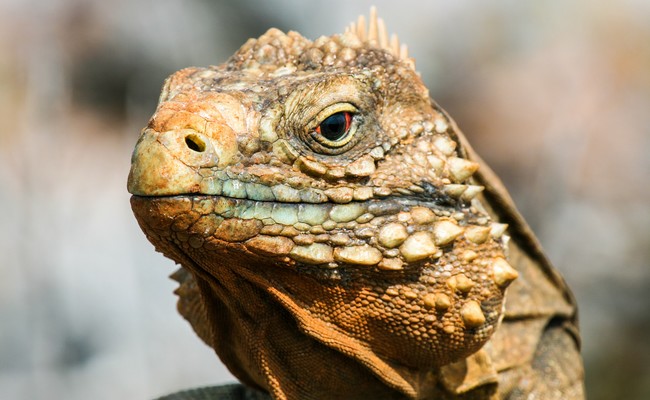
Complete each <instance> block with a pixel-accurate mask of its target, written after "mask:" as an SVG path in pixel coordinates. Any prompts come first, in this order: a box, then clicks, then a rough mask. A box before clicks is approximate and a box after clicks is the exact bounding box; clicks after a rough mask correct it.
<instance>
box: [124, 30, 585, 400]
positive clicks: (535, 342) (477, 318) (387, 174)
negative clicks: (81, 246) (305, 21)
mask: <svg viewBox="0 0 650 400" xmlns="http://www.w3.org/2000/svg"><path fill="white" fill-rule="evenodd" d="M364 32H365V29H364V28H363V27H359V28H355V29H353V30H348V31H347V32H346V33H345V34H343V35H336V36H332V37H322V38H319V39H317V40H316V41H314V42H311V41H309V40H307V39H305V38H303V37H302V36H300V35H299V34H297V33H294V32H290V33H288V34H284V33H282V32H280V31H278V30H275V29H272V30H270V31H268V32H267V33H266V34H264V35H263V36H261V37H260V38H258V39H251V40H249V41H248V42H247V43H246V44H245V45H244V46H243V47H242V48H241V49H240V50H239V51H238V52H237V53H236V54H235V55H233V57H231V59H230V60H228V62H226V63H225V64H222V65H220V66H216V67H209V68H188V69H184V70H182V71H179V72H177V73H175V74H174V75H172V76H171V77H170V78H169V79H168V80H167V82H166V83H165V86H164V88H163V91H162V94H161V97H160V103H159V106H158V109H157V111H156V113H155V114H154V116H153V117H152V119H151V120H150V122H149V125H148V126H147V128H145V129H144V131H143V133H142V135H141V137H140V140H139V141H138V144H137V146H136V148H135V151H134V154H133V160H132V162H133V164H132V169H131V173H130V176H129V184H128V186H129V191H130V192H131V193H132V194H133V195H134V196H133V197H132V200H131V204H132V208H133V211H134V213H135V215H136V217H137V219H138V222H139V223H140V226H141V227H142V229H143V231H144V232H145V234H146V235H147V237H148V238H149V240H150V241H151V242H152V243H153V244H154V245H155V246H156V249H157V250H158V251H160V252H162V253H163V254H165V255H166V256H168V257H170V258H172V259H173V260H175V261H176V262H178V263H180V264H181V265H182V268H181V269H180V270H179V271H178V272H177V273H176V274H175V275H174V278H175V279H176V280H177V281H179V282H180V284H181V286H180V287H179V289H178V290H177V294H178V295H179V297H180V300H179V310H180V312H181V314H182V315H183V316H184V317H185V318H186V319H187V320H188V321H189V322H190V323H191V324H192V326H193V328H194V330H195V331H196V332H197V334H198V335H199V336H200V337H201V338H202V339H203V340H204V341H205V342H206V343H207V344H208V345H210V346H211V347H213V348H214V349H215V351H216V352H217V354H218V355H219V357H220V358H221V360H222V361H223V362H224V363H225V364H226V366H228V368H229V369H230V370H231V372H232V373H233V374H234V375H235V376H236V377H237V378H239V379H240V380H241V381H242V382H243V383H244V384H245V385H247V386H249V387H252V388H256V389H258V390H259V391H261V392H268V393H270V395H271V396H272V397H273V398H276V399H328V398H345V399H368V398H373V399H398V398H412V399H493V398H509V399H520V398H531V397H530V396H535V398H537V399H579V398H582V397H583V394H582V392H583V390H582V365H581V360H580V356H579V351H578V335H577V329H576V324H575V313H576V309H575V303H574V301H573V299H572V297H571V295H570V293H569V290H568V289H567V287H566V286H565V284H564V282H563V280H562V279H561V277H560V276H559V275H558V274H557V273H556V272H555V270H554V269H553V268H552V266H551V265H550V264H549V262H548V260H547V259H546V257H545V256H544V254H543V253H542V251H541V249H540V247H539V245H538V243H537V241H536V239H535V237H534V236H533V234H532V233H531V232H530V230H529V228H528V226H527V225H526V224H525V222H524V221H523V220H522V219H521V217H520V216H519V214H518V213H517V211H516V210H515V208H514V206H513V205H512V202H511V200H510V198H509V196H508V195H507V193H506V192H505V190H504V189H503V187H502V186H501V184H500V182H499V181H498V179H497V178H496V177H495V176H493V174H492V173H491V171H490V170H489V169H488V168H487V167H486V166H485V165H484V164H483V163H482V162H481V160H480V159H479V158H478V157H477V156H476V155H475V154H474V152H473V151H472V149H471V148H470V147H469V145H468V144H467V143H466V141H465V139H464V138H463V136H462V134H461V133H460V131H459V130H458V128H457V127H456V126H455V124H454V123H453V121H452V120H451V119H450V118H449V117H448V116H447V115H446V114H445V113H444V111H442V110H441V109H440V108H439V106H438V105H436V104H435V103H434V102H433V101H432V100H430V98H429V94H428V91H427V89H426V88H425V87H424V85H423V84H422V82H421V80H420V78H419V77H418V75H417V73H416V72H415V70H414V67H413V63H412V61H411V60H410V59H408V58H407V57H406V56H405V55H404V54H401V55H400V54H398V53H399V51H398V49H397V46H396V45H393V46H390V45H388V44H387V43H386V42H387V41H386V40H385V39H384V38H383V37H375V35H373V32H372V28H371V32H370V36H367V35H365V33H364ZM380 36H381V32H380ZM336 113H344V115H347V116H350V117H351V119H350V121H349V122H350V124H349V129H348V130H347V131H346V132H345V134H344V135H343V136H342V137H341V138H334V139H332V138H330V139H328V138H327V137H326V136H327V135H324V134H321V133H320V128H319V127H322V126H323V121H325V120H326V119H327V118H328V117H330V116H331V115H333V114H336ZM506 228H507V229H508V232H507V233H506ZM511 283H512V284H511ZM506 289H508V290H507V291H506ZM200 393H201V395H202V396H206V395H210V393H211V392H210V391H209V390H207V391H205V392H200ZM215 393H216V392H214V393H212V394H215ZM231 396H235V395H234V394H233V395H231ZM182 397H183V396H181V397H180V398H182ZM187 398H190V397H187ZM202 398H203V397H202ZM206 398H207V397H206ZM233 398H235V397H233Z"/></svg>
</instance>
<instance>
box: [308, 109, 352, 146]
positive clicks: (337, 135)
mask: <svg viewBox="0 0 650 400" xmlns="http://www.w3.org/2000/svg"><path fill="white" fill-rule="evenodd" d="M351 124H352V114H351V113H349V112H345V111H344V112H337V113H336V114H332V115H330V116H329V117H327V118H325V119H324V120H323V122H321V123H320V125H318V128H316V132H318V133H320V134H321V135H323V136H324V137H325V138H326V139H327V140H331V141H333V142H335V141H337V140H341V139H342V138H343V137H344V136H345V135H346V134H347V133H348V131H349V130H350V125H351Z"/></svg>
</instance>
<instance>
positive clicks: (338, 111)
mask: <svg viewBox="0 0 650 400" xmlns="http://www.w3.org/2000/svg"><path fill="white" fill-rule="evenodd" d="M357 113H358V110H357V108H356V107H355V106H353V105H352V104H349V103H337V104H334V105H331V106H329V107H326V108H325V109H324V110H322V111H321V112H319V113H318V115H316V118H314V119H313V120H312V121H314V123H313V125H311V126H312V127H313V126H315V128H312V131H311V133H310V136H311V138H312V139H313V140H314V141H315V142H316V143H317V144H318V145H317V146H316V148H315V150H317V151H320V152H324V153H331V152H332V151H335V152H336V153H338V152H340V151H344V149H346V148H347V146H346V145H347V144H348V143H350V141H352V138H353V137H354V135H355V133H356V131H357V125H359V121H358V120H357V118H356V117H355V116H356V114H357Z"/></svg>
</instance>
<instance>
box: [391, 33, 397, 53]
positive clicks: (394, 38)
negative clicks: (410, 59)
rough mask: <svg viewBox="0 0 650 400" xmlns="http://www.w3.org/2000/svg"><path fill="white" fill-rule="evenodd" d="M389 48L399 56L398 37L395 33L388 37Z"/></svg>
mask: <svg viewBox="0 0 650 400" xmlns="http://www.w3.org/2000/svg"><path fill="white" fill-rule="evenodd" d="M390 50H391V51H392V52H393V55H394V56H395V57H399V39H398V38H397V35H396V34H394V33H393V35H392V36H391V37H390Z"/></svg>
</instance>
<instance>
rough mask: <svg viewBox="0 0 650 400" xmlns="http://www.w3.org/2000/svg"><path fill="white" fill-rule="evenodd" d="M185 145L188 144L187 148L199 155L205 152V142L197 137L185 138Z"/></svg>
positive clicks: (188, 136)
mask: <svg viewBox="0 0 650 400" xmlns="http://www.w3.org/2000/svg"><path fill="white" fill-rule="evenodd" d="M185 144H187V147H189V148H190V149H191V150H193V151H196V152H197V153H203V152H204V151H205V142H204V141H203V140H202V139H201V138H200V137H198V136H197V135H187V136H185Z"/></svg>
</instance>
